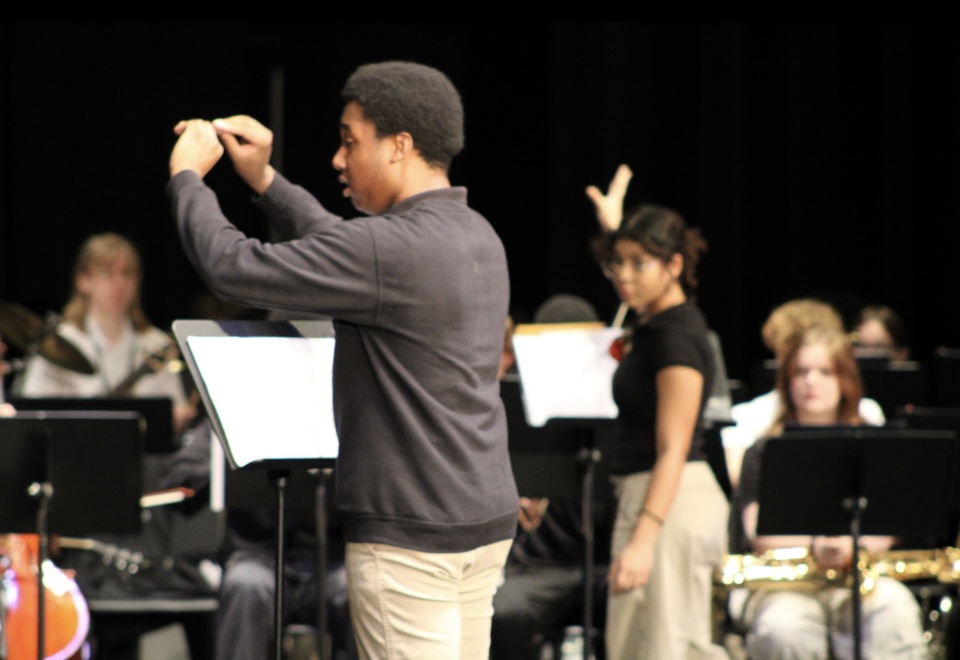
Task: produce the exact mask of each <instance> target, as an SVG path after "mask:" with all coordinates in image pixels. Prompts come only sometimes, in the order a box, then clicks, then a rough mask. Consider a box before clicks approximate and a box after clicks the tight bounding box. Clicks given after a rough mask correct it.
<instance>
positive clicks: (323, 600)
mask: <svg viewBox="0 0 960 660" xmlns="http://www.w3.org/2000/svg"><path fill="white" fill-rule="evenodd" d="M331 472H333V470H332V469H330V468H323V469H321V470H318V471H317V473H316V478H317V501H316V511H315V517H316V522H315V525H314V527H315V528H316V534H317V654H318V660H326V657H327V645H326V641H327V635H326V631H327V579H326V578H327V478H328V477H329V476H330V474H331Z"/></svg>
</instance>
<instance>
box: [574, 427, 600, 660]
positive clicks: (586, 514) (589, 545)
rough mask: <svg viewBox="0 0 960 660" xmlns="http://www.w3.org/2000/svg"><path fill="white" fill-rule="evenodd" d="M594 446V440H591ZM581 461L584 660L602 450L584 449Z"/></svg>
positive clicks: (586, 658)
mask: <svg viewBox="0 0 960 660" xmlns="http://www.w3.org/2000/svg"><path fill="white" fill-rule="evenodd" d="M591 445H592V438H591ZM579 460H580V462H581V463H582V464H583V478H582V479H581V482H580V487H581V491H580V494H581V507H582V508H581V515H580V518H581V529H582V531H583V660H591V658H592V657H593V583H594V577H593V572H594V571H593V558H594V531H593V480H594V473H595V471H596V465H597V463H599V462H600V450H599V449H596V448H593V447H592V446H591V447H584V448H583V449H581V450H580V455H579Z"/></svg>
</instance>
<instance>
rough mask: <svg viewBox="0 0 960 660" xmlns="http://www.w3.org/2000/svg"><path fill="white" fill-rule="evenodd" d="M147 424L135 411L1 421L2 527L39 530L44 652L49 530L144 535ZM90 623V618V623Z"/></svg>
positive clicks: (41, 645) (26, 415)
mask: <svg viewBox="0 0 960 660" xmlns="http://www.w3.org/2000/svg"><path fill="white" fill-rule="evenodd" d="M144 426H145V423H144V420H143V418H142V417H141V416H140V415H138V414H136V413H129V412H67V411H49V412H40V411H36V412H23V413H18V414H17V415H16V416H14V417H8V418H0V447H2V449H3V455H4V460H3V461H0V501H2V502H3V506H2V507H0V530H2V531H3V532H4V533H11V534H36V535H37V537H38V541H39V543H38V552H39V557H38V562H37V563H38V570H37V654H38V657H39V659H40V660H43V658H44V657H45V647H46V621H45V615H46V612H45V610H46V606H45V599H44V589H45V587H44V582H43V565H44V562H45V561H46V560H47V558H48V555H49V534H50V533H54V534H58V535H64V536H70V535H87V534H92V533H137V532H139V531H140V530H141V524H142V522H141V517H140V495H141V493H142V480H143V476H142V469H143V466H142V462H141V456H142V454H143V444H144V433H145V429H144ZM86 625H89V620H88V621H87V624H86Z"/></svg>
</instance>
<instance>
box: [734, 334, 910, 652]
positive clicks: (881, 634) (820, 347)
mask: <svg viewBox="0 0 960 660" xmlns="http://www.w3.org/2000/svg"><path fill="white" fill-rule="evenodd" d="M776 382H777V384H776V391H777V393H778V394H779V396H780V397H781V399H782V400H783V401H784V402H785V405H784V406H782V408H781V410H780V413H779V414H778V416H777V418H776V420H775V421H774V424H773V425H772V427H771V428H770V429H769V432H768V433H767V434H765V436H764V438H763V439H761V440H759V441H758V442H756V443H754V444H753V445H752V446H751V447H750V448H749V449H748V450H747V452H746V454H745V455H744V460H743V472H742V475H741V482H740V489H739V492H738V493H737V497H736V499H735V505H736V506H735V509H736V515H738V516H740V517H741V519H742V523H743V529H744V531H745V532H746V537H747V539H748V543H749V544H750V550H751V551H752V552H753V553H754V554H762V553H765V552H767V551H770V550H774V549H778V548H809V551H810V553H811V556H812V558H813V559H814V560H815V561H816V564H817V566H818V567H820V568H821V569H823V570H824V571H827V570H840V571H842V570H847V569H849V567H850V564H851V561H852V556H853V547H852V540H851V538H850V537H849V536H836V537H833V536H831V537H827V536H816V537H811V536H798V535H790V536H758V535H757V533H756V531H757V519H758V515H759V509H760V507H759V502H758V493H759V485H760V479H761V466H762V456H763V448H764V447H765V446H766V444H767V442H771V441H772V442H775V441H776V440H775V437H776V436H778V435H779V434H781V433H782V432H783V430H784V428H785V427H788V426H789V427H797V426H800V427H817V426H835V425H860V424H864V423H866V422H865V420H864V419H863V417H862V416H861V414H860V412H859V410H860V398H861V394H862V385H861V381H860V372H859V370H858V368H857V363H856V358H855V357H854V354H853V351H852V348H851V346H850V342H849V340H848V338H847V336H846V334H845V333H844V332H843V331H842V330H840V329H837V328H835V327H825V326H816V327H812V328H809V329H808V330H807V331H805V332H804V333H802V334H801V335H800V336H794V337H793V339H791V340H790V342H789V343H788V346H787V347H786V348H785V349H784V352H783V355H782V361H781V363H780V368H779V369H778V371H777V381H776ZM768 438H774V439H771V440H768ZM810 478H811V479H816V475H810ZM895 540H896V539H895V538H894V537H890V536H862V537H861V538H860V541H861V543H862V547H864V548H866V549H867V551H868V552H871V553H877V552H882V551H884V550H887V549H889V548H890V547H891V546H892V545H893V543H894V542H895ZM805 586H806V585H798V586H797V588H796V589H789V588H786V587H784V588H778V589H775V590H763V589H755V590H751V591H748V590H747V589H736V590H734V591H733V592H732V593H731V594H730V598H729V608H730V614H731V618H732V620H733V622H734V624H735V626H736V627H737V628H739V629H740V630H742V631H745V635H746V639H745V646H746V649H747V653H748V655H749V657H750V658H764V659H771V660H779V659H784V660H786V659H788V658H789V659H794V658H796V659H800V658H802V659H804V660H818V659H823V660H826V659H827V658H840V659H847V658H850V657H852V650H853V627H852V624H851V622H852V613H851V609H852V599H851V593H850V589H849V588H848V587H846V586H839V587H825V588H823V589H820V590H810V589H809V588H805ZM861 611H862V621H863V657H865V658H903V659H910V660H914V659H916V660H920V659H921V658H926V647H925V645H924V642H923V630H922V620H921V613H920V607H919V605H918V603H917V600H916V598H915V597H914V596H913V594H912V593H911V592H910V590H909V589H908V588H907V587H906V586H905V585H904V584H903V583H901V582H899V581H897V580H895V579H893V578H890V577H883V576H881V577H879V578H878V580H877V581H876V584H875V586H874V587H873V590H872V591H871V592H870V593H869V595H867V596H866V597H865V598H863V601H862V610H861Z"/></svg>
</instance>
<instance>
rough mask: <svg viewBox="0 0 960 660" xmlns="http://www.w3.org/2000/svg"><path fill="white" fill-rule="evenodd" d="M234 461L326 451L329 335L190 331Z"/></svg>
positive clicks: (330, 446)
mask: <svg viewBox="0 0 960 660" xmlns="http://www.w3.org/2000/svg"><path fill="white" fill-rule="evenodd" d="M187 342H188V344H189V346H190V351H191V353H192V355H193V359H194V361H195V362H196V365H197V369H198V371H199V372H200V374H201V376H202V378H203V383H204V386H205V387H206V389H207V392H208V394H209V396H210V399H211V401H212V402H213V406H214V408H215V409H216V411H217V417H218V418H219V420H220V424H221V426H222V428H223V431H224V434H225V435H226V440H227V444H228V445H229V447H230V453H231V455H232V456H233V459H234V462H235V463H236V464H237V465H238V466H239V467H243V466H245V465H248V464H249V463H251V462H253V461H258V460H270V459H288V458H333V457H336V455H337V450H338V447H339V443H338V440H337V434H336V428H335V426H334V423H333V382H332V373H333V371H332V369H333V346H334V339H333V338H331V337H323V338H304V337H202V336H197V337H190V338H188V340H187Z"/></svg>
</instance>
